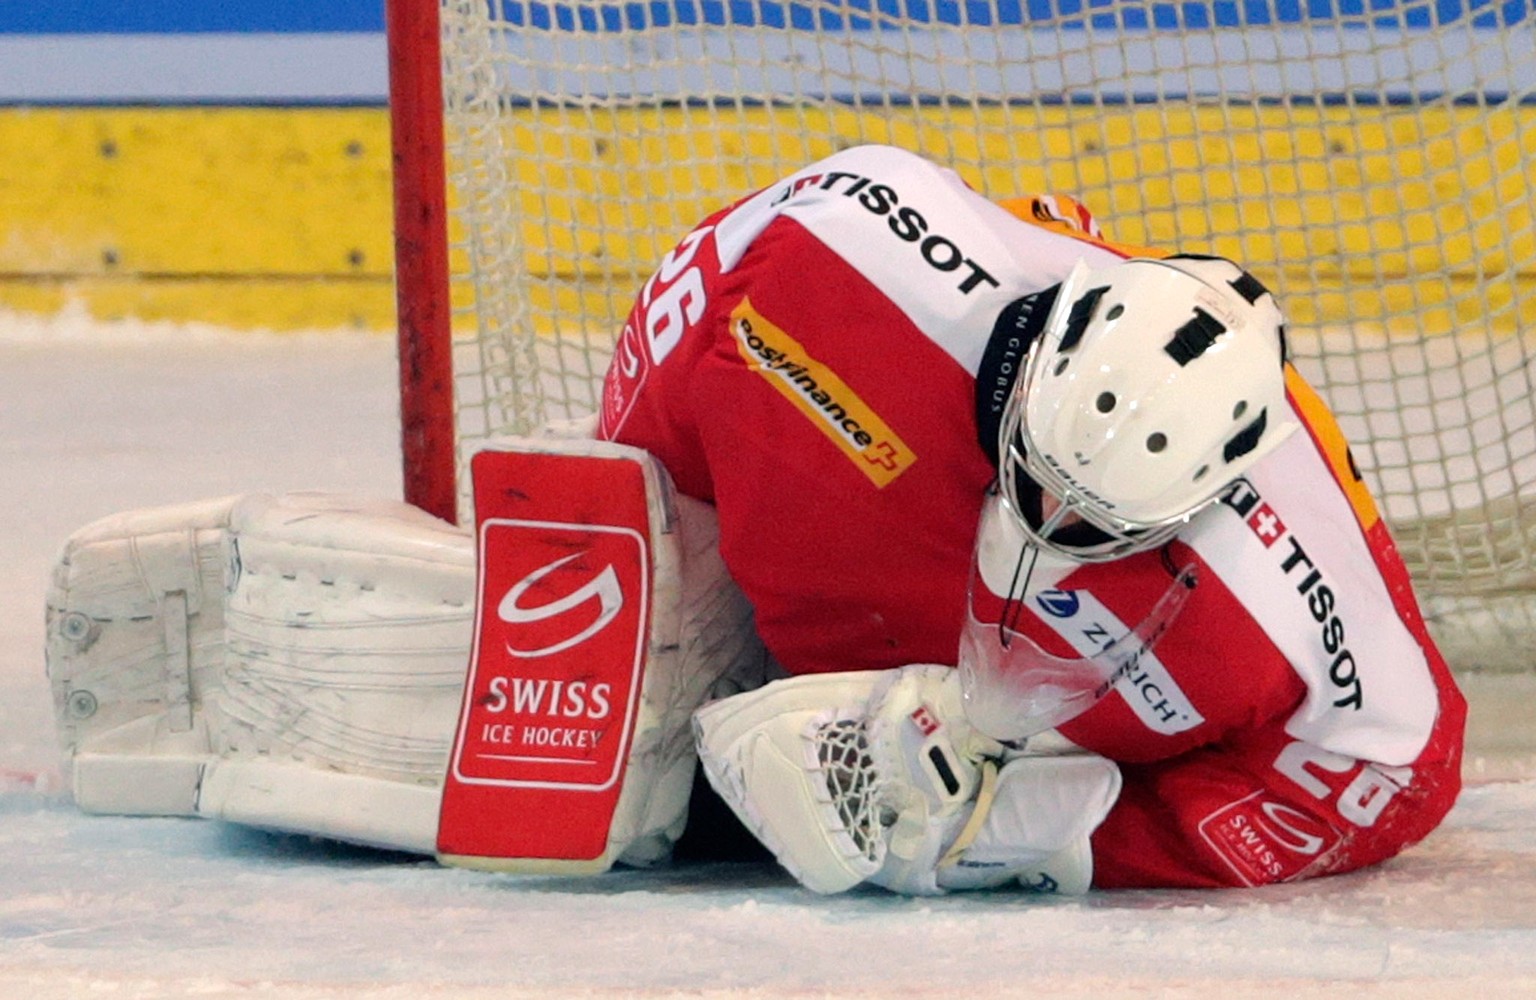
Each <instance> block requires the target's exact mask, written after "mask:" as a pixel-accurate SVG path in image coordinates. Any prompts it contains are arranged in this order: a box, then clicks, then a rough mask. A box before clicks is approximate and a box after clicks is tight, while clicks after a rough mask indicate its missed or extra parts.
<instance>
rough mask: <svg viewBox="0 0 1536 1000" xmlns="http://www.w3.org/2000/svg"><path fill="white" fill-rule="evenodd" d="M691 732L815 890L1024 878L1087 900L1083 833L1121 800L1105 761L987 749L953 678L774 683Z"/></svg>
mask: <svg viewBox="0 0 1536 1000" xmlns="http://www.w3.org/2000/svg"><path fill="white" fill-rule="evenodd" d="M694 731H695V735H696V738H697V740H698V744H699V753H700V757H701V759H702V761H703V763H704V770H705V774H706V775H707V776H708V778H709V780H710V783H711V784H712V785H713V786H714V788H715V790H716V791H717V792H719V794H720V795H721V797H722V798H723V799H724V800H725V801H726V802H727V803H729V804H730V806H731V807H732V809H733V810H735V812H736V814H737V816H738V817H740V819H741V820H742V822H743V823H745V824H746V826H747V827H748V829H750V830H751V831H752V832H753V833H754V834H755V835H756V836H757V837H758V839H759V840H761V841H762V842H763V843H764V845H766V846H767V847H768V848H769V850H771V851H772V852H773V854H774V856H775V857H776V858H778V860H779V862H780V863H781V864H782V865H783V866H784V867H785V868H786V869H787V870H788V871H789V872H790V873H791V874H792V875H794V876H795V878H797V879H798V880H799V881H800V882H801V883H802V884H803V885H805V886H806V887H807V888H810V889H812V890H814V891H816V892H822V893H834V892H842V891H844V890H846V889H850V888H852V887H853V886H855V885H858V884H860V883H861V882H866V881H867V882H869V883H871V884H874V885H880V886H883V887H885V888H887V889H889V890H891V891H893V892H899V893H904V894H910V895H926V894H933V893H939V892H944V891H948V890H951V889H976V888H987V887H991V886H996V885H1001V884H1003V883H1005V882H1008V881H1010V880H1012V879H1015V878H1022V879H1024V880H1026V881H1027V882H1028V884H1030V885H1032V886H1034V887H1036V888H1041V889H1047V890H1055V891H1077V892H1081V891H1084V890H1086V888H1087V886H1088V882H1089V878H1090V875H1091V856H1090V853H1089V851H1088V835H1089V834H1090V833H1091V832H1092V830H1093V829H1094V828H1095V827H1097V825H1098V824H1099V823H1100V822H1101V821H1102V820H1103V817H1104V815H1105V814H1106V813H1107V812H1108V810H1109V807H1110V806H1111V805H1112V804H1113V802H1114V799H1115V796H1116V795H1118V793H1119V772H1118V770H1117V769H1116V768H1115V766H1114V765H1113V764H1112V763H1110V762H1108V761H1105V760H1102V759H1101V758H1096V757H1072V758H1042V757H1023V756H1020V755H1019V754H1018V752H1017V751H1015V750H1013V749H1011V748H1009V747H1007V746H1005V745H1004V744H1001V743H998V742H996V741H994V740H991V739H989V738H987V737H985V736H983V735H982V734H981V733H979V732H978V731H977V730H975V728H974V727H972V726H971V725H970V724H969V722H968V721H967V720H966V718H965V714H964V711H963V709H962V707H961V700H960V692H959V685H958V679H957V676H956V674H955V671H953V670H952V669H950V668H948V667H940V666H931V665H914V666H909V667H904V668H902V669H900V670H894V671H873V672H865V673H849V674H831V675H815V676H808V677H796V678H791V679H788V680H782V681H777V682H775V683H773V684H770V685H768V686H766V687H764V688H761V689H759V690H757V691H752V692H748V693H746V694H741V695H736V696H733V697H731V698H726V699H724V700H722V701H718V702H714V703H712V704H710V705H707V706H705V707H704V708H702V709H700V710H699V711H698V712H696V713H695V715H694ZM1063 761H1065V762H1066V763H1062V762H1063Z"/></svg>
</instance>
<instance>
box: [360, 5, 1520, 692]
mask: <svg viewBox="0 0 1536 1000" xmlns="http://www.w3.org/2000/svg"><path fill="white" fill-rule="evenodd" d="M1533 18H1536V15H1533V14H1532V12H1531V10H1530V9H1529V5H1511V4H1505V5H1495V6H1489V5H1472V4H1469V3H1467V2H1466V0H1431V2H1428V3H1424V2H1419V0H1373V2H1365V0H1333V2H1330V3H1327V4H1310V5H1306V4H1304V5H1297V4H1285V3H1280V2H1278V0H1276V2H1265V0H1256V2H1247V3H1232V2H1230V0H1181V2H1177V3H1160V2H1159V3H1151V4H1148V3H1145V2H1142V0H1028V2H1024V0H967V2H965V3H957V4H931V3H927V2H926V0H888V2H887V0H878V2H877V0H818V2H816V3H809V2H792V0H644V2H638V3H624V4H613V3H599V2H595V0H544V2H528V0H390V3H389V16H388V24H389V31H390V63H391V102H392V107H393V123H394V134H395V168H396V199H397V200H396V220H397V221H396V227H397V232H396V237H397V238H396V255H397V268H398V270H397V274H398V283H399V287H398V295H399V303H400V362H401V364H400V368H401V387H402V391H401V415H402V435H403V436H402V446H403V451H404V458H405V482H406V495H407V498H408V499H409V500H410V501H411V502H413V503H416V504H418V505H420V506H422V507H424V508H426V509H428V510H430V511H431V512H433V513H435V514H438V515H440V516H444V517H452V516H453V514H454V510H455V506H456V503H457V501H456V497H458V496H461V495H462V494H463V492H464V477H463V474H462V471H461V466H462V462H460V461H459V460H458V459H457V458H456V454H457V451H458V450H459V449H461V448H462V447H463V446H464V445H465V444H466V443H472V442H474V441H475V440H478V439H483V438H485V437H490V436H495V435H497V434H504V433H522V432H526V431H528V430H530V429H532V428H533V427H534V426H537V425H538V424H539V423H541V422H543V421H545V420H548V419H552V418H559V417H568V416H575V415H578V414H580V413H581V412H584V411H590V410H591V409H593V408H594V407H595V404H596V400H597V392H598V389H599V386H600V380H601V377H602V372H603V370H604V368H605V365H606V359H607V355H608V352H609V351H610V349H611V344H612V337H613V334H614V332H615V331H616V330H617V328H618V326H619V324H620V323H621V322H622V318H623V316H624V314H625V313H626V312H627V310H628V305H629V302H630V299H631V297H632V296H633V294H634V291H635V289H636V288H638V287H639V284H640V283H641V282H642V281H643V280H644V279H645V277H646V275H647V273H648V272H649V270H650V268H651V267H652V266H653V265H654V262H655V261H656V260H658V259H659V258H660V256H661V254H662V253H664V252H665V251H666V250H667V249H668V248H669V247H670V246H671V245H672V244H673V243H674V242H675V241H676V240H677V238H678V237H679V236H680V234H682V233H684V232H686V231H687V230H688V228H689V227H690V226H692V225H693V224H694V223H695V222H696V221H697V220H698V219H699V218H702V217H703V216H704V215H705V214H706V213H707V212H708V211H710V210H713V209H714V208H716V207H718V206H719V205H721V204H723V203H725V202H726V201H727V200H729V199H731V198H734V197H737V196H739V195H740V194H742V193H744V192H746V191H749V190H752V189H754V188H756V187H760V186H762V185H764V184H767V183H769V182H770V181H771V180H773V179H774V178H775V177H778V176H782V175H783V174H785V173H787V172H789V171H791V170H794V169H796V168H798V167H800V166H803V165H804V164H805V163H808V162H810V161H812V160H814V159H816V158H818V157H820V156H824V155H826V154H828V153H830V152H832V151H834V150H835V149H838V148H842V147H844V146H847V145H851V144H854V143H859V142H890V143H894V144H897V145H901V146H904V147H906V148H909V149H913V150H915V151H918V152H921V153H924V154H925V155H928V156H930V157H933V158H935V159H939V160H942V161H944V162H947V163H949V164H950V165H952V166H953V167H954V168H955V169H956V170H958V171H959V172H960V173H961V174H962V175H963V176H965V177H966V178H967V180H968V181H969V182H970V183H972V184H973V185H974V186H976V187H977V188H978V189H979V190H982V191H983V192H985V193H987V194H989V195H992V196H996V197H1005V196H1011V195H1017V194H1020V193H1026V192H1034V191H1045V192H1053V191H1059V192H1063V193H1067V194H1071V195H1073V196H1074V197H1076V198H1078V199H1079V200H1080V201H1082V202H1083V203H1085V204H1086V205H1088V206H1089V207H1090V208H1091V209H1092V210H1093V211H1094V212H1095V213H1096V214H1097V215H1098V216H1099V218H1100V221H1101V222H1102V223H1103V224H1104V226H1105V229H1106V231H1107V232H1108V233H1109V234H1110V235H1111V236H1112V237H1113V238H1115V239H1117V240H1120V241H1123V242H1126V243H1131V244H1140V245H1155V246H1177V247H1179V248H1180V249H1184V250H1189V251H1196V252H1201V251H1203V252H1214V253H1219V254H1223V255H1225V256H1229V257H1232V258H1234V259H1238V260H1241V261H1243V262H1244V263H1245V265H1247V266H1248V267H1249V268H1250V269H1251V270H1253V271H1254V272H1255V273H1256V274H1257V275H1258V276H1259V277H1260V278H1261V279H1262V280H1264V281H1265V283H1266V284H1267V285H1269V287H1271V288H1272V289H1274V290H1275V292H1276V294H1277V295H1278V296H1279V298H1280V299H1281V301H1282V303H1283V305H1284V307H1285V310H1286V312H1287V316H1288V319H1289V321H1290V327H1289V333H1290V341H1291V344H1292V347H1293V351H1294V353H1295V356H1296V360H1297V364H1298V366H1299V367H1300V369H1301V370H1302V372H1303V373H1304V374H1305V375H1306V377H1307V378H1308V380H1309V381H1310V382H1311V383H1312V384H1313V385H1314V386H1315V387H1316V388H1317V389H1318V391H1319V392H1320V393H1321V395H1322V396H1323V397H1324V398H1325V399H1326V400H1327V401H1328V403H1329V405H1330V406H1331V407H1332V408H1333V410H1334V412H1335V413H1336V414H1337V415H1338V417H1339V420H1340V423H1341V425H1342V426H1343V427H1344V429H1345V431H1346V433H1347V434H1348V435H1349V437H1350V439H1351V440H1352V441H1353V442H1354V446H1355V447H1354V457H1355V459H1356V460H1357V461H1358V464H1359V466H1360V468H1361V471H1362V473H1363V474H1364V476H1365V477H1366V479H1367V480H1368V481H1369V482H1370V485H1371V487H1372V489H1373V491H1374V493H1375V495H1376V496H1377V498H1378V500H1379V501H1380V503H1381V506H1382V510H1383V514H1384V515H1385V516H1386V518H1387V520H1388V522H1389V523H1390V524H1391V526H1392V529H1393V533H1394V535H1395V536H1396V538H1397V540H1398V544H1399V547H1400V549H1401V550H1402V552H1403V556H1404V558H1405V560H1406V561H1407V562H1408V563H1409V565H1410V568H1411V569H1412V570H1413V572H1414V575H1415V580H1416V586H1417V588H1418V591H1419V596H1420V598H1421V603H1422V604H1423V606H1424V608H1425V611H1426V614H1427V616H1428V617H1429V618H1430V621H1431V628H1432V630H1433V631H1434V632H1435V634H1436V636H1437V638H1438V639H1439V640H1440V642H1441V644H1442V646H1443V647H1444V648H1445V649H1446V652H1447V656H1448V658H1449V659H1450V660H1451V661H1452V663H1453V664H1454V665H1456V666H1457V667H1458V669H1461V670H1473V669H1487V670H1528V669H1530V668H1531V666H1532V665H1533V656H1532V654H1531V653H1530V652H1529V650H1530V649H1531V648H1532V647H1533V646H1536V642H1533V639H1536V198H1533V194H1536V60H1533V59H1531V58H1530V53H1531V52H1533V51H1536V31H1533V26H1532V25H1533Z"/></svg>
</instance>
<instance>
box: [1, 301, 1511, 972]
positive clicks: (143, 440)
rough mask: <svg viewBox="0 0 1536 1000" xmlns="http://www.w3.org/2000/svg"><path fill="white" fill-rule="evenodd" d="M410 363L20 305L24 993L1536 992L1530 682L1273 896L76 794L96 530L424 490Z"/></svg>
mask: <svg viewBox="0 0 1536 1000" xmlns="http://www.w3.org/2000/svg"><path fill="white" fill-rule="evenodd" d="M392 366H393V357H392V345H391V343H390V341H389V340H388V339H387V338H383V337H367V336H357V335H333V334H327V335H323V336H318V335H317V336H282V337H278V336H264V335H242V336H233V335H229V334H224V333H220V332H218V331H201V330H189V329H186V328H179V329H170V328H158V327H152V326H96V325H92V324H87V323H83V322H81V321H79V320H78V319H69V318H66V319H63V320H55V321H51V322H48V323H39V322H37V321H30V320H24V319H22V318H20V317H15V316H9V317H5V316H0V511H3V513H4V514H5V517H4V522H3V524H0V608H3V609H4V611H5V614H4V615H0V1000H11V998H17V1000H54V998H66V997H68V998H75V997H111V998H160V997H208V998H222V997H231V998H233V997H240V998H250V997H276V998H281V1000H319V998H330V997H342V998H380V1000H384V998H388V1000H396V998H399V1000H406V998H474V1000H479V998H491V997H542V996H556V997H618V996H633V995H645V996H689V997H696V996H704V997H714V996H731V997H751V998H766V997H780V996H792V997H821V996H860V997H887V996H904V997H938V996H956V997H960V996H964V997H974V998H984V997H994V996H1023V997H1042V996H1050V997H1094V998H1114V997H1146V996H1166V997H1199V998H1206V997H1209V998H1217V997H1220V998H1226V997H1244V996H1275V997H1324V996H1327V997H1333V996H1369V997H1394V998H1395V997H1436V998H1438V997H1466V996H1477V997H1480V998H1497V997H1518V996H1536V835H1533V834H1532V832H1531V825H1532V824H1531V820H1532V818H1533V817H1536V780H1533V779H1532V778H1531V774H1532V773H1533V772H1532V770H1531V768H1530V767H1529V764H1528V762H1527V760H1526V758H1524V757H1522V756H1521V755H1522V754H1525V753H1528V751H1529V744H1530V737H1529V731H1530V729H1532V728H1536V726H1532V725H1531V722H1530V719H1529V716H1530V714H1531V713H1530V711H1529V709H1528V708H1527V707H1526V706H1528V705H1529V704H1530V701H1529V696H1530V694H1531V693H1532V690H1533V686H1532V685H1531V684H1530V683H1529V682H1528V680H1527V679H1524V678H1521V679H1516V680H1514V681H1504V682H1501V686H1500V687H1499V688H1498V689H1497V691H1496V692H1494V693H1493V695H1492V696H1490V697H1488V698H1487V699H1486V700H1487V701H1488V702H1489V705H1490V707H1489V708H1488V709H1487V710H1485V711H1482V712H1479V711H1478V703H1477V701H1476V700H1474V721H1473V726H1474V739H1475V741H1476V745H1477V746H1481V747H1486V748H1488V751H1487V752H1486V753H1484V752H1478V753H1474V754H1473V755H1472V757H1471V758H1470V759H1469V765H1468V777H1469V779H1470V780H1471V782H1472V784H1471V785H1470V786H1469V789H1468V791H1467V792H1466V793H1465V794H1464V796H1463V798H1462V800H1461V802H1460V803H1459V804H1458V806H1457V807H1456V810H1455V811H1454V812H1453V813H1452V815H1451V818H1450V820H1449V821H1448V823H1447V824H1446V825H1445V826H1444V827H1443V828H1442V829H1441V830H1440V831H1438V832H1437V833H1436V834H1434V835H1433V836H1431V837H1430V838H1429V839H1428V840H1426V841H1425V842H1424V843H1423V844H1421V845H1419V846H1418V847H1416V848H1414V849H1412V850H1410V851H1408V852H1407V853H1406V854H1404V855H1403V856H1402V857H1400V858H1398V859H1397V860H1395V861H1393V862H1391V863H1389V864H1387V865H1385V866H1383V867H1382V868H1379V869H1377V870H1374V871H1370V872H1364V873H1358V874H1355V875H1349V876H1344V877H1340V878H1335V879H1329V880H1323V881H1319V882H1311V883H1305V884H1301V885H1294V886H1279V887H1274V888H1270V889H1265V890H1257V891H1244V892H1219V893H1209V892H1207V893H1199V892H1131V893H1114V894H1110V893H1105V894H1098V895H1093V896H1090V897H1088V898H1085V899H1079V900H1056V899H1042V898H1037V897H1031V896H1026V895H1022V894H1017V893H1007V892H1002V893H991V894H979V895H970V896H957V897H950V898H942V899H936V900H904V899H898V898H895V897H891V896H887V895H884V894H878V893H873V892H871V893H856V894H853V895H850V896H845V897H838V898H830V899H823V898H817V897H814V896H811V895H809V894H808V893H805V892H803V891H801V890H799V889H797V888H796V887H794V886H793V885H792V884H791V883H790V882H789V880H788V879H787V878H786V877H785V876H783V875H782V874H781V873H779V872H778V871H777V870H775V869H773V868H770V867H759V866H750V865H734V866H732V865H726V866H719V865H716V866H694V867H689V868H685V869H681V870H671V871H666V872H622V873H612V874H609V875H607V876H603V877H601V878H597V879H588V880H574V879H530V878H514V877H509V876H498V875H489V874H484V873H478V872H469V871H463V870H452V869H445V868H439V867H437V866H436V865H435V864H433V863H431V862H428V861H424V860H421V859H416V858H408V857H402V856H396V855H387V854H381V853H378V852H370V851H365V850H361V849H355V848H350V847H344V846H340V845H336V844H330V843H325V842H319V841H314V840H310V839H307V838H302V837H293V836H280V835H275V834H268V833H263V832H259V831H253V830H246V829H241V828H237V827H232V826H226V825H221V824H214V823H207V822H202V821H197V820H167V819H121V818H105V817H89V816H82V815H80V814H79V813H77V812H76V811H75V810H74V809H73V807H72V806H71V805H70V803H69V801H68V797H67V795H66V793H64V792H63V791H62V790H60V787H59V784H60V783H59V779H58V778H57V768H58V762H57V758H56V754H55V749H54V737H53V731H52V722H51V710H50V708H49V695H48V688H47V684H46V680H45V678H44V675H43V657H42V645H43V622H42V598H43V593H44V587H45V581H46V578H47V573H48V569H49V566H50V565H51V563H52V560H53V558H54V555H55V553H56V551H57V549H58V546H59V545H60V544H61V543H62V541H63V539H64V538H65V536H67V535H68V534H69V532H70V531H72V530H73V529H75V528H77V527H79V526H81V525H83V524H85V523H86V522H88V521H90V520H92V519H94V518H96V517H99V516H102V515H105V514H109V513H114V512H116V511H119V510H124V509H127V508H131V507H137V506H145V505H150V504H159V503H172V502H178V501H182V500H190V499H197V498H200V497H209V496H218V495H223V494H229V493H238V492H246V491H251V490H258V489H260V490H284V489H333V490H341V491H350V492H363V493H370V494H376V495H382V496H390V497H393V496H397V495H398V492H399V482H400V476H399V471H398V468H397V462H398V459H397V455H398V445H397V443H396V440H395V436H394V435H395V431H394V427H395V416H394V409H395V397H394V395H393V388H392V386H393V380H394V373H393V367H392ZM1480 722H1483V723H1484V728H1483V729H1482V730H1481V731H1480V730H1478V728H1477V727H1478V726H1479V723H1480ZM1495 726H1497V727H1498V731H1497V732H1495V731H1494V727H1495Z"/></svg>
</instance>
